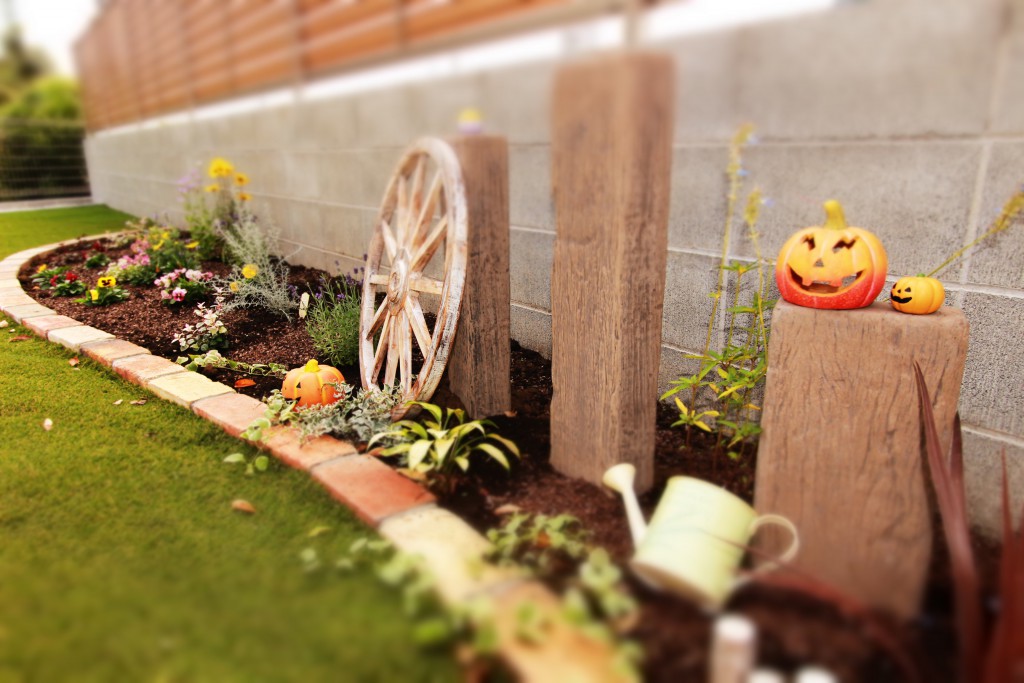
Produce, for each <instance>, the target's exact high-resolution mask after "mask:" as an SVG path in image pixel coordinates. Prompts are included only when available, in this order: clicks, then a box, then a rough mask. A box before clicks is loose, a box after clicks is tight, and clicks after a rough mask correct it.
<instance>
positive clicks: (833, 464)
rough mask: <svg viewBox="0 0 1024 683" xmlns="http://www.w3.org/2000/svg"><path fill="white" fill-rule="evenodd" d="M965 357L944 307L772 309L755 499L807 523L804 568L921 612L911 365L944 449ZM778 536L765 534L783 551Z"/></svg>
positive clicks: (924, 541)
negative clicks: (920, 376)
mask: <svg viewBox="0 0 1024 683" xmlns="http://www.w3.org/2000/svg"><path fill="white" fill-rule="evenodd" d="M966 357H967V321H966V319H965V318H964V315H963V313H962V312H961V311H959V310H958V309H955V308H951V307H948V306H945V307H943V308H940V309H939V310H938V311H937V312H936V313H933V314H931V315H906V314H903V313H898V312H896V311H894V310H893V309H892V308H891V307H890V305H889V304H884V303H874V304H872V305H871V306H869V307H867V308H862V309H857V310H852V311H821V310H815V309H811V308H802V307H800V306H794V305H793V304H788V303H786V302H784V301H780V302H779V303H778V305H777V306H776V308H775V312H774V313H773V315H772V331H771V343H770V346H769V363H768V379H767V387H766V390H765V400H764V416H763V419H762V423H761V425H762V427H763V429H764V432H763V434H762V437H761V443H760V446H759V448H758V454H757V486H756V495H755V506H756V507H757V510H758V511H759V512H762V513H766V512H776V513H780V514H783V515H786V516H787V517H789V518H790V519H791V520H792V521H793V522H794V523H795V524H796V526H797V528H798V529H799V530H800V539H801V547H800V554H799V555H798V556H797V558H796V561H795V564H796V565H797V566H798V567H800V568H802V569H804V570H806V571H809V572H811V573H812V574H814V575H815V576H817V577H819V578H821V579H824V580H825V581H829V582H831V583H833V584H835V585H837V586H839V587H840V588H842V589H843V590H845V591H848V592H850V593H852V594H853V595H855V596H857V597H859V598H860V599H862V600H864V601H865V602H867V603H869V604H871V605H875V606H877V607H882V608H887V609H889V610H892V611H893V612H895V613H896V614H898V615H901V616H904V617H909V616H911V615H914V614H916V613H917V611H918V608H919V606H920V601H921V596H922V592H923V589H924V584H925V580H926V578H927V572H928V562H929V558H930V555H931V540H932V524H931V522H932V516H931V513H930V506H929V502H928V499H929V494H928V492H927V491H928V488H929V487H930V485H928V486H926V482H925V477H926V474H925V470H924V469H923V467H922V457H923V456H922V450H921V421H920V417H919V415H918V402H917V393H916V390H915V384H914V372H913V361H915V360H916V361H917V362H918V363H920V364H921V369H922V370H923V372H924V376H925V379H926V380H927V381H928V386H929V388H930V389H931V391H932V392H934V394H935V405H934V408H935V417H936V420H937V422H938V427H939V435H940V437H941V439H942V443H943V447H944V448H948V447H949V443H950V438H951V435H952V423H953V415H954V413H955V412H956V408H957V401H958V399H959V395H960V381H961V379H962V377H963V372H964V362H965V360H966ZM780 540H781V539H779V538H777V537H775V536H774V532H769V531H766V532H765V533H764V538H763V542H762V543H761V546H762V548H763V549H764V550H767V551H768V552H775V551H776V550H777V549H778V547H779V546H778V543H779V541H780Z"/></svg>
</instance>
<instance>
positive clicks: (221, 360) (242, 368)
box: [174, 349, 288, 379]
mask: <svg viewBox="0 0 1024 683" xmlns="http://www.w3.org/2000/svg"><path fill="white" fill-rule="evenodd" d="M174 362H175V363H177V364H178V365H183V366H185V369H186V370H190V371H192V372H198V371H199V370H200V369H202V368H218V369H222V370H230V371H232V372H237V373H239V374H242V375H260V376H262V377H277V378H280V379H284V376H285V375H286V374H287V373H288V368H287V367H286V366H284V365H281V364H280V363H243V362H242V361H237V360H231V359H230V358H226V357H225V356H222V355H221V353H220V351H218V350H217V349H211V350H209V351H207V352H206V353H204V354H193V355H189V356H178V358H176V359H175V361H174Z"/></svg>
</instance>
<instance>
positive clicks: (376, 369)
mask: <svg viewBox="0 0 1024 683" xmlns="http://www.w3.org/2000/svg"><path fill="white" fill-rule="evenodd" d="M390 334H391V316H386V317H385V318H384V326H383V327H382V328H381V330H380V341H379V342H378V344H377V351H376V352H375V353H374V354H373V372H372V373H370V380H372V381H373V383H374V384H376V383H377V378H378V377H380V366H381V365H383V364H384V354H385V353H387V350H388V338H389V336H390ZM367 336H368V337H369V336H370V335H367Z"/></svg>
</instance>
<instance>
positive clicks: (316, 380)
mask: <svg viewBox="0 0 1024 683" xmlns="http://www.w3.org/2000/svg"><path fill="white" fill-rule="evenodd" d="M344 381H345V378H344V377H343V376H342V374H341V372H340V371H339V370H337V369H336V368H332V367H331V366H330V365H320V364H319V363H317V362H316V361H315V360H311V361H309V362H308V363H306V365H305V366H304V367H301V368H295V369H294V370H289V371H288V374H287V375H285V377H284V383H283V384H282V385H281V395H282V396H284V397H285V398H288V399H299V403H298V406H299V407H300V408H305V407H306V406H315V405H327V404H329V403H334V402H335V401H337V400H338V399H339V398H341V394H340V393H339V392H338V390H337V389H335V388H334V387H333V386H332V384H341V383H343V382H344Z"/></svg>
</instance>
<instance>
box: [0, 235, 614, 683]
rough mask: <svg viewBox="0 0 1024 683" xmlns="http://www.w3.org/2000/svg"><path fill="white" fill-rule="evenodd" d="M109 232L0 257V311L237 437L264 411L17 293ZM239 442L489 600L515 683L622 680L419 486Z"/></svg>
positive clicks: (600, 648) (535, 586)
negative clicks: (34, 264) (520, 618)
mask: <svg viewBox="0 0 1024 683" xmlns="http://www.w3.org/2000/svg"><path fill="white" fill-rule="evenodd" d="M117 234H119V233H103V234H100V235H92V236H88V237H81V238H78V239H73V240H65V241H63V242H56V243H53V244H48V245H44V246H41V247H35V248H33V249H26V250H24V251H20V252H17V253H15V254H11V255H10V256H8V257H7V258H5V259H3V260H2V261H0V311H3V313H5V314H6V315H7V316H9V317H11V318H13V319H14V320H15V321H16V322H18V323H19V324H21V325H23V326H24V327H26V328H28V329H29V330H30V331H32V332H33V333H34V334H36V335H37V336H39V337H42V338H43V339H44V340H46V341H49V342H52V343H56V344H60V345H62V346H64V347H66V348H68V349H70V350H71V351H73V352H76V353H83V354H85V355H86V356H88V357H89V358H91V359H92V360H94V361H96V362H97V363H98V364H100V365H103V366H105V367H106V368H107V369H108V370H111V371H113V372H115V373H117V374H118V375H120V376H121V377H122V378H123V379H125V380H127V381H129V382H131V383H133V384H136V385H139V386H141V387H142V388H144V389H146V390H148V391H150V392H151V393H153V394H156V395H157V396H158V397H160V398H162V399H164V400H167V401H171V402H173V403H177V404H178V405H180V406H183V407H184V408H186V409H187V410H189V411H191V412H192V413H194V414H196V415H198V416H199V417H202V418H204V419H206V420H209V421H210V422H213V423H214V424H216V425H217V426H219V427H220V428H221V429H223V430H224V431H225V432H227V433H228V434H230V435H231V436H233V437H236V438H239V439H243V437H242V436H241V434H242V432H243V431H244V430H245V429H246V427H247V426H248V425H249V423H250V422H252V421H253V420H254V419H256V418H259V417H263V415H264V411H265V410H266V405H265V404H263V403H262V402H260V401H258V400H256V399H255V398H252V397H249V396H244V395H242V394H239V393H237V392H236V391H235V390H234V389H233V388H232V387H229V386H227V385H225V384H221V383H220V382H214V381H213V380H211V379H209V378H207V377H204V376H202V375H200V374H198V373H195V372H189V371H188V370H185V369H184V368H183V367H182V366H180V365H178V364H176V363H173V362H171V361H169V360H167V359H165V358H161V357H159V356H155V355H153V354H152V353H151V352H150V351H149V349H146V348H144V347H142V346H138V345H136V344H132V343H130V342H127V341H124V340H121V339H117V338H115V337H114V336H113V335H111V334H109V333H107V332H104V331H102V330H99V329H96V328H94V327H91V326H89V325H84V324H82V323H80V322H79V321H77V320H75V319H74V318H70V317H67V316H64V315H58V314H57V312H56V311H54V310H52V309H50V308H47V307H46V306H43V305H41V304H39V303H37V302H36V300H35V299H33V298H32V297H30V296H29V295H28V294H27V293H26V292H25V291H24V289H23V288H22V286H21V282H20V281H19V280H18V272H19V271H20V270H21V268H22V266H24V265H25V263H27V262H28V261H29V260H30V259H32V258H33V257H35V256H37V255H39V254H43V253H46V252H48V251H52V250H54V249H57V248H59V247H62V246H66V245H70V244H78V243H80V242H86V241H93V240H95V239H97V238H109V237H112V236H116V235H117ZM243 440H245V439H243ZM248 443H251V444H253V445H255V446H256V447H258V448H261V449H263V450H266V451H269V452H270V453H271V454H273V455H274V456H275V457H276V458H278V459H279V460H281V461H283V462H284V463H286V464H288V465H289V466H291V467H295V468H297V469H301V470H305V471H307V472H309V473H310V475H311V476H312V477H313V478H315V479H316V480H317V481H319V482H320V484H321V485H323V486H324V487H325V488H326V489H327V490H328V492H329V493H330V494H331V496H333V497H334V498H335V499H336V500H337V501H339V502H340V503H342V504H343V505H345V506H347V507H348V508H349V509H351V510H352V511H353V512H354V513H355V514H356V515H357V516H358V517H359V518H360V519H361V520H363V521H364V522H365V523H366V524H368V525H369V526H370V527H372V528H373V529H374V530H376V531H377V532H378V533H379V534H381V536H383V537H385V538H387V539H388V540H389V541H391V542H392V543H393V544H394V545H395V547H397V548H398V549H400V550H402V551H403V552H409V553H415V554H418V555H420V556H422V557H423V558H424V559H425V560H426V563H427V566H428V567H429V569H430V570H431V571H432V572H433V574H434V576H435V578H436V582H437V588H438V591H439V592H440V594H441V596H442V598H443V599H444V600H445V601H446V602H448V603H449V604H454V603H458V602H462V601H464V600H468V599H470V598H474V597H477V596H482V595H487V596H490V597H491V598H492V599H493V600H494V603H495V623H496V626H497V629H498V633H499V650H500V653H501V655H502V657H503V659H504V660H505V661H506V662H507V663H508V664H509V666H510V667H511V668H512V670H513V671H515V672H516V673H517V674H518V675H519V676H520V678H521V680H525V681H541V682H544V681H556V682H558V683H565V681H580V682H582V683H588V682H590V681H618V680H624V678H623V676H621V675H619V674H617V673H616V672H615V667H614V666H613V664H612V653H611V650H610V649H609V648H608V647H607V646H605V645H604V644H602V643H598V642H596V641H594V640H592V639H590V638H588V637H586V636H584V635H583V634H582V633H580V632H579V630H578V629H576V628H575V627H573V626H571V625H570V624H568V623H566V622H565V620H564V619H563V618H562V617H561V612H560V603H559V600H558V598H557V597H555V596H554V594H552V593H551V592H550V591H548V590H547V589H546V588H545V587H544V586H543V585H541V584H540V583H538V582H536V581H533V580H530V579H527V578H525V577H523V576H521V575H518V574H516V573H513V572H512V571H510V570H503V569H497V568H489V567H488V568H487V569H483V570H481V569H480V566H481V562H480V559H481V557H482V555H483V553H484V552H485V551H486V549H487V547H488V545H489V544H488V542H487V541H486V539H484V537H483V536H481V535H480V534H479V533H478V532H477V531H476V530H475V529H473V528H472V527H470V526H469V525H468V524H467V523H466V522H464V521H463V520H462V519H461V518H459V517H458V516H457V515H455V514H454V513H452V512H450V511H448V510H445V509H444V508H440V507H438V506H437V505H436V499H435V497H434V495H433V494H432V493H430V492H429V491H428V490H427V489H426V488H424V487H423V486H421V485H420V484H418V483H416V482H414V481H412V480H410V479H408V478H406V477H404V476H402V475H401V474H399V473H398V472H396V471H395V470H393V469H392V468H390V467H388V466H387V465H385V464H383V463H382V462H380V461H379V460H378V459H376V458H374V457H372V456H367V455H362V454H359V453H358V452H357V450H356V448H355V446H353V445H352V444H351V443H348V442H345V441H341V440H339V439H335V438H334V437H331V436H320V437H317V438H315V439H312V440H309V441H306V442H305V443H303V442H301V440H300V437H299V430H298V429H297V428H294V427H282V426H278V427H273V428H272V430H271V431H270V434H269V438H268V439H266V440H265V441H264V442H260V443H258V442H253V441H248ZM526 602H530V603H533V604H534V605H535V606H537V607H539V608H540V609H541V610H542V611H543V612H544V613H545V614H546V615H547V616H549V617H550V623H551V625H552V626H551V631H550V632H549V633H548V637H547V638H546V639H545V641H544V642H543V643H540V644H527V643H523V642H522V641H521V639H519V638H518V637H517V631H518V630H519V629H518V623H517V618H516V615H517V613H518V611H519V609H520V607H521V606H522V605H523V604H524V603H526Z"/></svg>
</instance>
